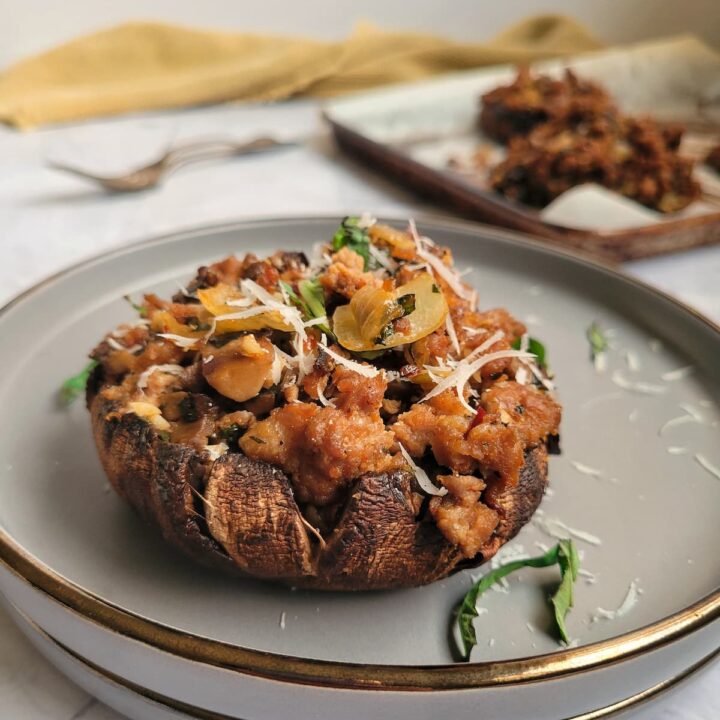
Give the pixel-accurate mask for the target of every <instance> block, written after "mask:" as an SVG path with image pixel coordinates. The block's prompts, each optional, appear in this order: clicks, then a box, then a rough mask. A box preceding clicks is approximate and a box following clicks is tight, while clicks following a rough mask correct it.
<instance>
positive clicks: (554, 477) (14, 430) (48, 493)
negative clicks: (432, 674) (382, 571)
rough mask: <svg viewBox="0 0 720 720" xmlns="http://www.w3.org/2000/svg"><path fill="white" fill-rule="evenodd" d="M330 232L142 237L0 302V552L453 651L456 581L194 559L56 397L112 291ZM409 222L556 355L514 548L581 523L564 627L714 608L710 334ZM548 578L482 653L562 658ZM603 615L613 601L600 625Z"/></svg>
mask: <svg viewBox="0 0 720 720" xmlns="http://www.w3.org/2000/svg"><path fill="white" fill-rule="evenodd" d="M396 222H398V223H400V222H403V221H400V220H397V221H396ZM336 225H337V219H336V218H333V219H303V220H297V219H294V220H293V219H291V220H282V221H267V222H258V223H246V224H241V225H235V226H225V227H219V228H210V229H205V230H200V231H195V232H191V233H186V234H182V235H177V236H174V237H170V238H163V239H159V240H155V241H152V242H149V243H145V244H142V245H138V246H134V247H130V248H126V249H122V250H119V251H116V252H114V253H111V254H109V255H105V256H102V257H100V258H98V259H96V260H94V261H92V262H90V263H86V264H84V265H82V266H80V267H78V268H76V269H74V270H71V271H69V272H67V273H64V274H62V275H60V276H58V277H57V278H54V279H53V280H51V281H49V282H47V283H45V284H43V285H42V286H40V287H39V288H36V289H35V290H33V291H31V292H30V293H28V294H27V295H26V296H24V297H23V298H21V299H19V300H18V301H16V302H15V303H14V304H13V305H12V306H11V307H10V308H9V309H7V310H6V311H5V312H4V313H3V314H2V316H0V337H2V338H3V342H2V344H1V346H0V365H1V366H2V368H3V370H4V372H3V375H2V378H1V379H0V399H1V401H2V407H3V408H5V413H6V415H5V417H6V420H5V422H4V423H3V432H2V433H1V434H0V525H1V527H2V529H3V530H4V536H3V535H0V537H1V538H3V543H5V544H6V545H8V546H9V545H10V544H12V545H13V546H14V547H20V548H22V549H24V550H25V551H26V552H27V553H29V554H31V555H32V556H33V557H34V558H35V561H34V562H36V565H37V566H38V567H46V568H50V569H52V570H53V571H55V572H56V573H57V574H59V575H61V576H63V577H64V578H66V579H67V580H69V581H71V582H72V583H74V584H76V585H77V586H80V587H81V588H84V589H85V590H87V591H88V592H89V593H91V594H93V595H95V596H98V597H100V598H103V599H104V600H106V601H107V602H108V603H109V604H112V605H114V606H116V607H119V608H122V609H124V610H126V611H128V612H130V613H133V614H136V615H139V616H142V617H145V618H149V619H152V620H154V621H156V622H158V623H160V624H162V625H165V626H169V627H172V628H177V629H180V630H183V631H185V632H187V633H191V634H193V635H198V636H201V637H205V638H211V639H217V640H223V641H225V642H226V643H230V644H232V645H237V646H242V647H246V648H252V649H260V650H267V651H270V652H276V653H282V654H284V655H293V656H298V657H302V658H318V659H326V660H336V661H352V662H361V663H385V664H407V665H420V664H437V665H444V664H448V663H450V662H452V656H451V653H450V650H449V644H448V620H449V617H450V612H451V609H452V607H453V605H454V604H455V603H456V602H457V601H458V599H459V598H460V597H461V596H462V595H463V593H464V592H465V591H466V590H467V588H468V587H469V584H470V578H471V576H470V574H469V573H461V574H459V575H456V576H454V577H453V578H451V579H449V580H447V581H444V582H439V583H436V584H434V585H432V586H429V587H425V588H419V589H415V590H407V591H399V592H385V593H375V594H356V595H342V594H321V593H313V592H301V591H296V592H292V591H291V590H289V589H286V588H284V587H274V586H272V585H266V584H262V583H255V582H250V581H241V580H237V579H228V578H225V577H223V576H220V575H217V574H213V573H212V572H209V571H206V570H203V569H201V568H199V567H197V566H196V565H194V564H192V563H191V562H189V561H187V560H186V559H185V558H183V557H180V556H178V555H177V554H175V553H174V552H173V551H172V550H170V549H169V548H167V547H166V546H165V545H164V544H163V543H162V542H161V541H160V539H159V538H158V537H157V536H156V535H155V533H154V532H152V531H151V530H150V529H148V528H146V527H144V526H143V525H142V523H141V522H140V521H139V520H138V519H137V518H136V517H135V516H134V515H133V513H132V512H131V511H130V510H129V509H128V508H127V507H126V506H125V505H124V504H123V503H122V502H121V501H120V500H119V499H118V498H117V497H116V496H115V494H114V493H112V492H110V491H109V488H108V486H107V483H106V481H105V478H104V476H103V473H102V471H101V469H100V465H99V462H98V460H97V458H96V456H95V450H94V447H93V444H92V441H91V438H90V431H89V422H88V417H87V414H86V412H85V409H84V408H83V407H82V403H77V404H76V405H75V406H74V407H72V408H71V409H70V410H62V409H59V408H58V407H57V406H56V404H55V394H56V390H57V388H58V386H59V385H60V383H61V381H62V380H63V379H64V378H65V377H67V376H69V375H72V374H74V373H75V372H77V370H78V369H79V368H80V367H82V365H83V364H84V362H85V354H86V352H87V351H88V350H89V349H90V348H91V347H92V346H93V345H94V344H95V343H96V342H97V340H98V338H100V337H101V336H102V335H103V334H104V332H106V330H108V329H109V328H111V327H113V326H114V325H115V324H117V323H119V322H122V321H126V320H130V319H131V318H132V316H133V313H132V310H131V309H130V307H129V306H128V305H127V303H126V302H125V301H123V299H122V297H123V295H125V294H127V293H130V294H132V295H137V294H139V293H141V292H143V291H147V290H153V291H157V292H158V293H159V294H161V295H163V294H170V293H172V292H174V289H175V287H176V282H178V281H180V282H183V281H186V280H187V279H188V278H189V277H190V276H191V275H192V272H193V270H194V269H195V268H196V267H197V266H198V265H200V264H203V263H206V262H208V261H210V260H213V259H218V258H221V257H223V256H225V255H226V254H228V253H231V252H236V253H243V252H246V251H254V252H256V253H260V254H262V253H269V252H270V251H271V250H273V249H274V248H288V249H289V248H298V249H306V250H307V249H309V248H310V246H311V245H312V243H314V242H315V241H317V240H321V239H326V238H328V237H330V235H331V233H332V232H333V230H334V228H335V226H336ZM420 229H421V231H423V232H425V233H426V234H428V235H430V236H431V237H433V238H434V239H435V240H436V241H437V242H439V243H445V244H448V245H450V246H451V247H452V249H453V251H454V253H455V256H456V260H457V263H458V265H459V266H460V267H461V268H462V267H465V266H471V267H472V268H473V270H474V272H473V274H472V275H471V276H470V277H469V280H470V281H471V282H472V283H474V284H475V286H476V287H477V288H478V289H479V291H480V298H481V306H483V307H485V308H488V307H493V306H496V305H502V306H506V307H508V308H509V309H510V310H511V311H512V312H513V313H514V314H515V315H516V316H518V317H519V318H522V319H524V320H525V321H526V322H527V324H528V325H529V327H530V330H531V333H532V334H533V335H535V336H537V337H539V338H541V339H542V340H543V342H544V343H545V345H546V347H547V349H548V354H549V360H550V363H551V365H552V368H553V370H554V371H555V374H556V378H557V385H558V389H559V390H558V392H559V395H560V398H561V400H562V402H563V404H564V406H565V415H564V420H563V427H562V446H563V454H562V456H560V457H557V458H553V459H552V460H551V467H550V478H551V488H552V493H551V495H550V496H548V497H546V499H545V500H544V502H543V504H542V508H541V515H540V517H538V518H537V521H536V522H535V523H534V524H533V525H531V526H529V527H527V528H526V529H525V530H523V532H522V533H521V534H520V536H519V537H518V538H517V539H516V540H515V541H514V542H513V543H512V544H511V545H510V546H509V547H508V550H507V552H508V554H509V555H517V554H519V553H521V552H526V553H528V554H539V552H540V548H541V547H542V546H543V545H550V544H552V543H553V542H554V538H553V537H551V536H549V535H548V530H550V531H551V534H552V533H555V534H561V535H562V534H567V533H574V534H575V537H576V540H577V543H578V546H579V547H580V548H581V550H582V551H583V562H582V565H583V568H584V569H585V570H586V571H587V573H588V574H586V575H585V576H584V577H583V578H581V580H580V582H579V583H578V585H577V600H576V606H575V608H574V610H573V612H572V614H571V615H570V617H569V630H570V632H571V634H572V636H573V637H574V638H576V639H577V641H578V643H579V644H580V645H586V644H589V643H595V642H597V641H600V640H605V639H608V638H612V637H616V636H618V635H621V634H624V633H627V632H630V631H633V630H636V629H638V628H641V627H644V626H647V625H650V624H654V623H658V622H659V621H661V620H662V619H663V618H666V617H668V616H671V615H674V614H676V613H679V612H680V611H682V610H683V609H685V608H687V607H688V606H690V605H692V604H693V603H696V602H697V601H699V600H701V599H702V598H705V597H707V596H710V595H715V599H716V600H717V593H718V581H719V580H720V554H718V553H717V551H716V550H717V547H718V542H719V541H720V531H719V530H718V528H719V527H720V478H719V477H716V476H715V475H714V474H713V468H717V467H720V449H719V448H718V442H717V438H718V428H717V425H718V418H719V417H720V414H719V412H718V407H717V401H718V399H720V366H718V363H717V358H718V353H720V333H719V332H718V329H717V328H715V327H713V326H712V325H711V324H710V323H709V322H708V321H706V320H704V319H702V318H701V317H699V316H697V315H695V314H693V313H692V311H690V310H688V309H686V308H683V307H682V306H680V305H678V304H677V303H675V302H673V301H672V300H670V299H669V298H667V297H665V296H663V295H661V294H659V293H657V292H655V291H654V290H652V289H650V288H647V287H645V286H642V285H641V284H639V283H637V282H636V281H634V280H631V279H629V278H626V277H624V276H622V275H619V274H617V273H616V272H614V271H612V270H607V269H604V268H602V267H600V266H597V265H594V264H591V263H589V262H587V261H584V260H580V259H577V258H573V257H571V256H569V255H566V254H564V253H562V252H558V251H556V250H553V249H550V248H547V247H543V246H538V245H534V244H532V243H529V242H527V241H524V240H522V239H518V238H517V237H515V236H512V235H510V234H507V233H504V232H500V231H497V230H491V229H488V228H485V227H481V226H473V225H468V224H460V223H457V224H455V223H447V222H442V223H441V222H439V221H427V222H422V223H420ZM592 321H598V322H599V323H601V324H602V325H603V326H604V327H606V328H607V329H609V330H611V331H612V333H611V334H612V339H613V344H614V346H615V347H614V348H613V349H612V350H611V351H610V352H609V353H608V358H607V360H608V367H607V370H606V371H605V372H604V373H602V374H598V373H597V372H596V370H595V368H594V367H593V365H592V363H591V362H590V359H589V347H588V343H587V340H586V338H585V330H586V328H587V327H588V325H590V323H591V322H592ZM628 358H629V359H628ZM678 368H689V369H688V370H682V371H679V372H676V371H677V370H678ZM668 373H669V374H668ZM663 378H664V379H663ZM618 382H619V383H621V384H622V385H624V386H625V387H620V386H619V385H618V384H617V383H618ZM628 388H634V389H628ZM685 416H689V417H690V418H691V419H690V420H682V421H680V420H678V421H673V423H671V424H670V425H669V426H667V427H666V428H665V429H664V430H662V431H661V428H662V426H663V425H664V424H665V423H667V421H669V420H672V419H673V418H678V417H685ZM670 448H674V450H672V451H670V452H669V449H670ZM672 453H675V454H672ZM590 471H592V473H591V472H590ZM595 471H597V473H595ZM554 581H555V572H554V571H553V570H548V571H523V572H521V573H520V574H519V575H518V576H516V577H513V578H512V579H511V580H510V582H509V586H508V588H507V589H506V591H500V592H492V591H491V592H489V593H488V594H487V596H486V597H484V598H483V599H482V601H481V605H482V607H484V608H486V609H487V612H486V613H485V614H483V615H482V616H481V617H480V618H479V620H478V622H477V630H478V637H479V640H480V644H479V646H478V648H477V649H476V652H475V653H474V655H473V660H475V661H486V660H501V659H506V658H522V657H531V656H535V655H540V654H546V653H552V652H554V651H557V650H558V649H559V647H558V644H557V642H556V640H555V639H554V638H553V636H552V634H551V629H552V626H551V622H550V615H549V611H548V607H547V605H546V601H545V594H546V592H547V589H548V587H549V586H550V584H551V583H553V582H554ZM631 586H632V588H634V590H635V591H636V592H635V595H636V597H635V598H634V601H633V598H632V597H631V598H629V600H627V595H628V591H629V589H630V588H631ZM631 594H632V593H631ZM624 601H625V602H624ZM598 608H604V609H605V610H607V611H611V614H612V613H614V612H616V611H617V610H618V609H619V608H620V612H619V613H617V615H618V616H617V617H615V618H614V619H599V620H597V621H595V622H593V620H592V617H593V616H594V615H596V614H597V613H598ZM281 617H284V618H285V622H284V628H283V627H281Z"/></svg>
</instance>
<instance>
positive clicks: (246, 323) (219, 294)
mask: <svg viewBox="0 0 720 720" xmlns="http://www.w3.org/2000/svg"><path fill="white" fill-rule="evenodd" d="M197 296H198V299H199V300H200V302H201V303H202V305H203V307H204V308H205V309H206V310H207V311H208V312H209V313H210V314H211V315H214V316H215V317H221V316H223V315H235V316H237V315H238V314H239V313H243V312H245V311H249V310H250V309H251V307H252V306H253V305H254V302H248V303H247V304H245V303H244V302H243V301H244V300H245V299H246V296H245V295H243V293H242V292H240V290H239V289H238V288H234V287H232V285H226V284H224V283H219V284H218V285H215V286H214V287H210V288H206V289H203V290H198V291H197ZM233 303H238V304H233ZM239 303H242V304H239ZM263 328H272V329H273V330H282V331H284V332H291V331H292V330H293V326H292V325H291V324H290V323H289V322H288V321H287V320H286V319H285V318H283V316H282V314H281V313H280V312H278V311H277V310H267V311H266V312H261V313H259V314H257V315H250V316H249V317H245V318H238V317H235V318H233V319H227V320H217V323H216V326H215V334H216V335H223V334H224V333H231V332H243V331H244V330H262V329H263Z"/></svg>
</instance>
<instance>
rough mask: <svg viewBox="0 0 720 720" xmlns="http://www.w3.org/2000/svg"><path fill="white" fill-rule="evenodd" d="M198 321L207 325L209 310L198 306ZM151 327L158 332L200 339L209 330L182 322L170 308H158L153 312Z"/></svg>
mask: <svg viewBox="0 0 720 720" xmlns="http://www.w3.org/2000/svg"><path fill="white" fill-rule="evenodd" d="M198 311H199V312H198V318H197V319H198V323H202V324H203V325H206V324H207V323H208V322H209V318H208V316H207V312H206V311H205V310H204V309H203V308H198ZM150 327H151V329H152V330H154V331H155V332H156V333H169V334H171V335H179V336H180V337H186V338H195V339H196V340H199V339H200V338H201V337H203V336H204V335H205V334H206V333H207V330H203V329H202V328H198V327H195V328H193V327H192V326H190V325H186V324H184V323H181V322H180V321H179V320H178V319H177V318H176V317H175V316H174V315H173V314H172V313H171V312H169V311H168V310H158V311H157V312H154V313H153V314H152V317H151V319H150Z"/></svg>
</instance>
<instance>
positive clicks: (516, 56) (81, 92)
mask: <svg viewBox="0 0 720 720" xmlns="http://www.w3.org/2000/svg"><path fill="white" fill-rule="evenodd" d="M598 47H600V43H599V42H598V41H597V40H596V39H595V38H593V37H592V35H590V34H589V33H588V32H587V30H585V28H583V27H582V26H581V25H578V24H577V23H576V22H575V21H573V20H570V19H569V18H566V17H562V16H555V15H542V16H538V17H534V18H530V19H528V20H525V21H523V22H521V23H519V24H518V25H515V26H513V27H511V28H510V29H509V30H506V31H505V32H503V33H501V34H500V35H499V36H497V37H496V38H494V39H493V40H491V41H489V42H486V43H481V44H470V43H457V42H452V41H450V40H446V39H443V38H438V37H433V36H431V35H422V34H417V33H406V32H402V33H401V32H383V31H380V30H377V29H376V28H373V27H371V26H367V25H363V26H361V27H359V28H358V29H357V30H356V32H355V33H354V34H353V35H352V36H351V37H350V38H348V39H347V40H345V41H343V42H333V43H329V42H321V41H317V40H306V39H298V38H289V37H278V36H265V35H251V34H239V33H226V32H212V31H205V30H191V29H187V28H182V27H176V26H172V25H165V24H161V23H129V24H126V25H121V26H119V27H115V28H111V29H109V30H104V31H102V32H97V33H95V34H93V35H88V36H86V37H82V38H79V39H77V40H73V41H71V42H69V43H67V44H66V45H62V46H60V47H58V48H55V49H54V50H50V51H49V52H46V53H43V54H42V55H38V56H37V57H34V58H30V59H28V60H24V61H22V62H19V63H17V64H16V65H14V66H11V67H10V68H8V69H7V70H5V71H4V72H3V73H2V74H0V121H4V122H6V123H9V124H11V125H15V126H16V127H18V128H23V129H27V128H32V127H35V126H38V125H43V124H46V123H53V122H62V121H70V120H80V119H83V118H90V117H97V116H100V115H114V114H118V113H124V112H130V111H138V110H154V109H160V108H173V107H183V106H189V105H200V104H207V103H217V102H226V101H231V100H279V99H282V98H287V97H290V96H297V95H312V96H327V95H334V94H339V93H345V92H351V91H355V90H362V89H364V88H368V87H373V86H376V85H381V84H384V83H392V82H403V81H408V80H415V79H418V78H423V77H427V76H429V75H434V74H437V73H442V72H448V71H452V70H463V69H466V68H473V67H478V66H481V65H492V64H497V63H518V62H527V61H532V60H537V59H540V58H546V57H557V56H563V55H569V54H574V53H579V52H583V51H586V50H593V49H596V48H598Z"/></svg>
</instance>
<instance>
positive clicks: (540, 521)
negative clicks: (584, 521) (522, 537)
mask: <svg viewBox="0 0 720 720" xmlns="http://www.w3.org/2000/svg"><path fill="white" fill-rule="evenodd" d="M535 515H536V517H535V518H533V520H532V522H533V524H534V525H535V526H536V527H538V528H540V530H542V531H543V532H544V533H545V534H546V535H549V536H550V537H553V538H555V539H556V540H565V539H566V538H567V537H568V535H572V537H575V538H577V539H578V540H582V541H583V542H586V543H588V544H590V545H602V540H600V538H599V537H597V536H596V535H593V534H592V533H589V532H586V531H585V530H578V529H577V528H572V527H570V526H569V525H566V524H565V523H564V522H563V521H562V520H558V519H557V518H544V517H537V513H535Z"/></svg>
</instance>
